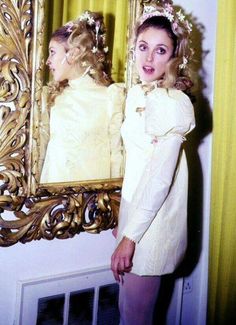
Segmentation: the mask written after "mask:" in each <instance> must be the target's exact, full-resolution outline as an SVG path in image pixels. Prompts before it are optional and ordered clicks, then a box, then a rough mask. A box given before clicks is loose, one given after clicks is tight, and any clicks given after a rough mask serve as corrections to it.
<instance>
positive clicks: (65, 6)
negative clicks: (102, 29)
mask: <svg viewBox="0 0 236 325" xmlns="http://www.w3.org/2000/svg"><path fill="white" fill-rule="evenodd" d="M84 10H90V11H98V12H100V13H102V14H103V16H104V21H105V25H106V29H107V43H108V46H109V53H110V56H111V57H110V59H111V60H112V77H113V79H114V81H117V82H118V81H123V80H124V71H125V61H126V52H127V48H126V44H127V24H128V0H118V1H117V0H46V1H45V12H46V15H45V16H46V28H45V29H46V33H45V36H46V42H45V50H44V53H45V55H47V54H46V53H47V47H48V43H49V40H50V35H51V33H52V31H54V30H55V29H57V28H58V27H60V26H62V25H63V24H65V23H66V22H68V21H70V20H73V19H76V18H77V17H78V16H79V15H80V14H81V13H82V12H83V11H84ZM114 40H115V41H114Z"/></svg>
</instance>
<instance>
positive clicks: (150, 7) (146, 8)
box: [143, 6, 156, 14]
mask: <svg viewBox="0 0 236 325" xmlns="http://www.w3.org/2000/svg"><path fill="white" fill-rule="evenodd" d="M154 11H156V8H155V7H153V6H144V8H143V12H144V13H145V14H149V13H151V12H154Z"/></svg>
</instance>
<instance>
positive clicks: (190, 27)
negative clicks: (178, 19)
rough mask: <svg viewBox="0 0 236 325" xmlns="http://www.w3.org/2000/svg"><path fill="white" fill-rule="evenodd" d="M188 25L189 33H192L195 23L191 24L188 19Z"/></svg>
mask: <svg viewBox="0 0 236 325" xmlns="http://www.w3.org/2000/svg"><path fill="white" fill-rule="evenodd" d="M186 27H187V29H188V31H189V33H191V32H192V30H193V24H191V23H190V22H189V21H188V20H186Z"/></svg>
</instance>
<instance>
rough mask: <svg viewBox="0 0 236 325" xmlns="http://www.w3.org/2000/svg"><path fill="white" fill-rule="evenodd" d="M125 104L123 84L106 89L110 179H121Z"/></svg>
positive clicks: (116, 84)
mask: <svg viewBox="0 0 236 325" xmlns="http://www.w3.org/2000/svg"><path fill="white" fill-rule="evenodd" d="M124 104H125V86H124V84H123V83H115V84H112V85H111V86H109V87H108V112H109V116H110V122H109V139H110V148H111V153H110V155H111V178H120V177H123V168H124V167H123V165H124V161H123V160H124V159H123V145H122V140H121V134H120V129H121V124H122V122H123V112H124Z"/></svg>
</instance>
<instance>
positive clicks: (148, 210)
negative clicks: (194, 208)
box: [111, 1, 195, 325]
mask: <svg viewBox="0 0 236 325" xmlns="http://www.w3.org/2000/svg"><path fill="white" fill-rule="evenodd" d="M190 32H191V24H190V23H189V22H188V21H187V20H186V19H185V17H184V15H183V13H182V12H181V10H178V11H176V10H175V9H174V7H173V6H172V2H171V1H154V2H153V3H152V4H150V5H146V6H144V12H143V14H142V16H141V17H140V18H139V19H138V21H137V23H136V26H135V30H134V48H133V56H134V61H135V65H136V70H137V73H138V75H139V78H140V83H138V84H136V85H134V86H133V87H132V88H131V89H130V90H129V92H128V97H127V101H126V110H125V120H124V123H123V125H122V128H121V133H122V137H123V140H124V146H125V150H126V166H125V176H124V182H123V188H122V201H121V207H120V214H119V225H118V232H117V247H116V249H115V251H114V253H113V255H112V259H111V268H112V271H113V273H114V276H115V279H116V280H117V281H119V282H120V297H119V308H120V316H121V323H120V324H122V325H133V324H135V325H151V324H152V322H153V310H154V306H155V302H156V298H157V296H158V291H159V287H160V282H161V276H162V275H164V274H168V273H172V272H174V270H175V269H176V268H177V267H178V265H179V264H180V262H181V261H182V259H183V257H184V254H185V250H186V246H187V193H188V170H187V163H186V157H185V152H184V150H183V146H182V144H183V142H184V141H185V140H186V135H187V134H188V133H189V132H190V131H191V130H192V129H193V128H194V126H195V119H194V111H193V106H192V103H191V101H190V99H189V97H188V96H187V95H186V93H185V92H188V90H189V89H190V88H191V86H192V82H191V80H190V76H189V73H188V63H189V61H190V60H191V55H192V51H191V49H190V46H189V35H190Z"/></svg>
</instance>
